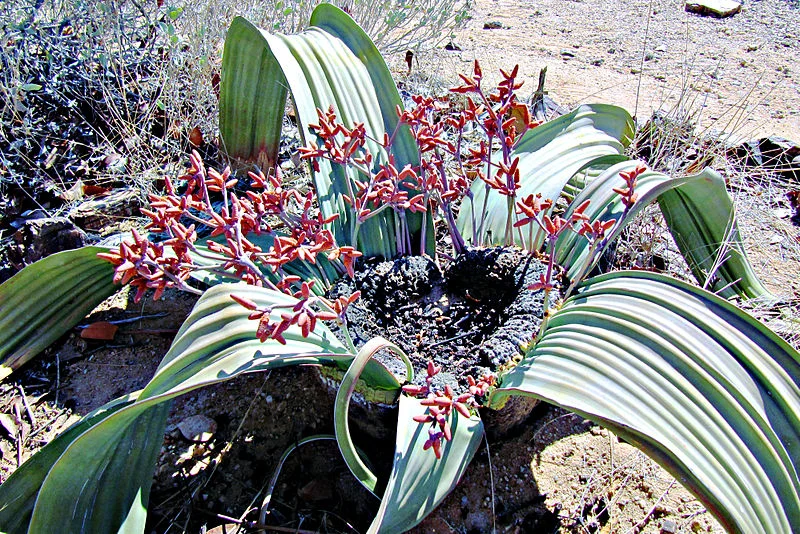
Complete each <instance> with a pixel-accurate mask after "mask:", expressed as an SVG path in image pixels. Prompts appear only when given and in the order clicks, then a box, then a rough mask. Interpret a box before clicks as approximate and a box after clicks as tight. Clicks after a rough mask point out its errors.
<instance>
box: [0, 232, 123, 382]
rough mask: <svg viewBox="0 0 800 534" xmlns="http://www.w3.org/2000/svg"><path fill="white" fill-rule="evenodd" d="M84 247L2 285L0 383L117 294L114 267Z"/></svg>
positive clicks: (45, 261)
mask: <svg viewBox="0 0 800 534" xmlns="http://www.w3.org/2000/svg"><path fill="white" fill-rule="evenodd" d="M105 251H106V249H104V248H101V247H83V248H79V249H75V250H67V251H64V252H59V253H57V254H53V255H52V256H48V257H47V258H44V259H43V260H39V261H37V262H36V263H33V264H31V265H28V266H27V267H25V268H24V269H22V270H21V271H20V272H18V273H17V274H16V275H14V276H13V277H12V278H11V279H9V280H7V281H6V282H4V283H3V284H2V285H0V361H2V363H1V364H0V380H2V379H3V378H5V377H7V376H8V375H10V374H11V372H12V371H14V370H15V369H18V368H19V367H20V366H21V365H22V364H24V363H25V362H27V361H28V360H30V359H31V358H33V357H34V356H36V355H37V354H38V353H39V352H41V351H42V350H44V349H45V348H47V347H48V346H49V345H50V343H52V342H53V341H55V340H56V339H58V338H59V337H60V336H61V335H62V334H63V333H64V332H66V331H67V330H69V329H70V328H72V327H73V326H75V325H76V324H78V322H79V321H80V320H81V319H83V318H84V317H86V314H87V313H89V312H90V311H91V310H92V309H93V308H94V307H96V306H97V305H98V304H100V303H101V302H103V301H104V300H105V299H106V298H108V297H109V296H111V295H113V294H114V292H115V291H116V288H115V287H114V284H113V282H112V277H113V275H114V266H113V265H111V264H110V263H108V262H107V261H105V260H101V259H99V258H98V257H97V253H98V252H105Z"/></svg>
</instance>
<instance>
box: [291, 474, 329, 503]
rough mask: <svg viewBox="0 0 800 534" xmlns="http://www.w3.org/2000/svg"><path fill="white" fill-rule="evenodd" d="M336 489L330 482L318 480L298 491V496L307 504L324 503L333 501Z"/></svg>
mask: <svg viewBox="0 0 800 534" xmlns="http://www.w3.org/2000/svg"><path fill="white" fill-rule="evenodd" d="M334 495H335V491H334V487H333V485H332V484H331V481H330V480H327V479H323V478H317V479H314V480H312V481H311V482H309V483H308V484H306V485H305V486H303V487H302V488H300V489H298V490H297V496H298V497H300V498H301V499H302V500H304V501H305V502H311V503H313V502H322V501H329V500H331V499H333V497H334Z"/></svg>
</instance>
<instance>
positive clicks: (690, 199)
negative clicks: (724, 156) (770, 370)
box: [556, 160, 769, 297]
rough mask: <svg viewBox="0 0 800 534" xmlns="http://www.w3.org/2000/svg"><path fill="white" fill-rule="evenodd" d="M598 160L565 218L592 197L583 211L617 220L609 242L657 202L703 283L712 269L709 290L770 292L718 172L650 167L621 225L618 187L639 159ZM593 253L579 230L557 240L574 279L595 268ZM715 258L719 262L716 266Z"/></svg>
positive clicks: (560, 259) (730, 293)
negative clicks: (677, 174)
mask: <svg viewBox="0 0 800 534" xmlns="http://www.w3.org/2000/svg"><path fill="white" fill-rule="evenodd" d="M598 163H601V164H602V163H604V162H603V161H599V162H598V161H595V162H591V163H590V164H589V165H591V166H592V167H593V168H598V167H602V168H604V170H603V172H601V173H600V174H599V175H598V176H596V177H594V178H593V179H592V180H591V181H590V182H589V183H588V184H586V185H585V186H584V187H583V189H582V190H581V192H580V193H579V194H578V195H577V196H576V197H575V199H574V200H573V202H572V203H571V204H570V207H569V208H568V209H567V211H566V212H565V214H564V215H563V217H564V218H569V216H570V215H571V214H572V212H573V211H574V209H575V208H576V207H578V206H580V205H581V204H582V203H583V202H584V201H586V200H590V201H591V204H589V207H588V208H587V209H586V210H585V211H584V214H585V215H587V216H588V217H589V221H592V222H593V221H596V220H601V221H608V220H611V219H616V220H617V221H618V224H617V226H616V227H615V228H616V230H615V232H614V233H613V234H610V235H608V236H607V241H609V242H610V241H611V240H613V239H614V238H615V237H617V236H618V235H619V234H620V232H621V231H622V229H623V228H625V226H627V225H628V224H629V223H630V222H631V221H632V220H633V219H634V218H635V216H636V215H637V214H638V213H639V212H640V211H641V210H642V209H644V208H645V207H646V206H648V205H649V204H650V203H652V202H653V201H655V200H658V202H659V204H660V205H661V206H662V211H664V213H665V218H666V219H667V224H668V226H669V228H670V231H671V232H672V235H673V236H674V237H675V241H676V242H677V243H678V244H679V248H680V250H681V252H682V253H683V254H684V257H685V258H686V260H687V263H688V264H689V266H690V268H691V269H692V272H693V273H694V275H695V277H696V278H697V279H698V281H699V282H700V284H704V283H705V282H706V280H707V278H708V276H707V273H709V272H711V271H712V270H713V271H714V273H715V280H716V281H715V283H714V284H710V286H709V289H711V290H712V291H717V292H719V294H720V295H722V296H724V297H731V296H734V295H737V294H738V295H742V296H746V297H759V296H767V295H769V293H768V291H767V290H766V289H765V288H764V287H763V286H762V285H761V282H760V281H759V280H758V277H757V276H756V275H755V273H754V271H753V269H752V267H751V265H750V263H749V261H748V260H747V255H746V253H745V250H744V248H743V246H742V244H741V241H740V240H739V237H738V236H739V232H738V229H737V227H736V224H735V220H734V206H733V203H732V202H731V199H730V196H729V195H728V192H727V190H726V188H725V180H724V179H723V178H722V177H721V176H720V175H719V174H717V173H716V172H714V171H713V170H711V169H705V170H703V171H702V172H700V173H698V174H694V175H691V176H684V177H681V178H672V177H669V176H667V175H665V174H662V173H660V172H655V171H652V170H647V171H645V172H644V173H642V174H640V175H639V177H638V181H637V185H636V193H637V195H638V200H637V202H636V203H635V204H634V206H633V208H632V209H631V210H629V211H628V212H627V213H626V214H625V218H624V220H622V224H619V220H620V218H621V217H622V215H623V213H625V206H624V205H623V203H622V197H621V196H620V195H619V194H618V193H616V192H615V191H614V188H619V187H623V186H624V183H625V182H624V180H623V179H622V178H621V177H620V176H619V173H620V172H625V171H631V170H633V169H634V168H636V166H637V165H640V162H637V161H630V160H628V161H623V162H618V161H613V160H610V161H609V163H610V164H602V165H598ZM664 206H665V207H666V209H664V208H663V207H664ZM720 244H722V245H720ZM589 253H590V250H589V241H588V240H587V239H586V238H585V237H584V236H580V235H578V234H576V233H575V232H564V233H563V234H561V237H559V239H558V241H557V243H556V261H557V262H558V263H559V264H560V265H562V266H563V267H564V268H565V269H567V275H568V276H569V278H571V279H575V278H576V277H581V276H582V273H585V272H588V271H589V270H590V269H591V267H593V265H594V264H592V265H587V261H588V259H589ZM598 258H599V254H596V255H595V261H594V263H596V261H597V259H598ZM717 258H719V260H720V261H719V265H718V267H717V268H713V267H712V265H714V263H715V261H716V260H717Z"/></svg>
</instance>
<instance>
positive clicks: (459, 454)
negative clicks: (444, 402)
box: [369, 395, 483, 533]
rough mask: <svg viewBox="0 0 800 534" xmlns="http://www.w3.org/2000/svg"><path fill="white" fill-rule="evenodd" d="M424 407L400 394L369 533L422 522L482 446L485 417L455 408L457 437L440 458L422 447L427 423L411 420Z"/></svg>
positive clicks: (443, 449)
mask: <svg viewBox="0 0 800 534" xmlns="http://www.w3.org/2000/svg"><path fill="white" fill-rule="evenodd" d="M425 410H426V407H425V406H422V405H421V404H420V400H419V399H415V398H413V397H409V396H407V395H401V396H400V408H399V413H398V416H397V438H396V445H395V452H394V465H393V466H392V474H391V475H390V477H389V484H388V486H387V487H386V491H385V493H384V494H383V497H382V499H381V506H380V508H379V509H378V515H377V516H376V517H375V519H374V520H373V522H372V525H370V528H369V532H370V533H377V532H405V531H406V530H408V529H410V528H412V527H414V526H415V525H416V524H418V523H419V522H420V521H422V520H423V519H424V518H425V517H426V516H427V515H428V514H430V513H431V512H432V511H433V509H434V508H436V507H437V506H439V503H441V502H442V499H444V498H445V497H446V496H447V495H448V494H449V493H450V492H451V491H453V488H455V487H456V484H458V481H459V480H460V479H461V476H462V475H463V474H464V471H466V469H467V466H468V465H469V463H470V461H472V457H473V456H475V452H476V451H477V450H478V447H479V446H480V444H481V439H482V438H483V423H482V422H481V420H480V419H479V418H477V417H471V418H470V419H467V418H466V417H463V416H461V415H459V414H458V413H456V412H453V414H452V419H451V425H452V431H453V440H452V441H449V442H446V443H445V444H444V445H443V446H442V457H441V458H440V459H437V458H436V456H435V455H434V454H433V451H432V450H424V449H423V447H424V445H425V442H426V441H427V440H428V425H420V424H417V423H415V422H414V421H413V418H414V416H417V415H423V414H424V413H425Z"/></svg>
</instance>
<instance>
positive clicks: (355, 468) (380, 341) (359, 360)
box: [333, 337, 414, 493]
mask: <svg viewBox="0 0 800 534" xmlns="http://www.w3.org/2000/svg"><path fill="white" fill-rule="evenodd" d="M380 350H389V351H391V352H393V353H394V354H396V355H397V356H398V357H400V359H402V360H403V363H405V365H406V377H405V380H406V381H411V380H413V379H414V368H413V367H412V366H411V361H410V360H409V359H408V356H406V354H405V353H404V352H403V349H401V348H400V347H399V346H397V345H395V344H394V343H392V342H391V341H387V340H386V339H384V338H382V337H374V338H372V339H370V340H369V341H367V342H366V343H365V344H364V346H363V347H362V348H361V350H359V351H358V354H356V357H355V358H354V359H353V362H352V363H351V364H350V367H349V368H348V369H347V372H345V374H344V377H343V378H342V383H341V385H340V386H339V390H338V391H337V392H336V402H335V404H334V408H333V426H334V429H335V431H336V443H337V444H338V445H339V450H340V451H341V452H342V457H344V461H345V463H346V464H347V467H348V468H349V469H350V472H352V473H353V476H355V477H356V478H357V479H358V481H359V482H361V484H362V485H363V486H364V487H365V488H367V489H368V490H369V491H371V492H373V493H374V492H375V485H376V484H377V482H378V479H377V477H376V476H375V474H374V473H373V472H372V471H371V470H370V469H369V468H368V467H367V466H366V465H365V464H364V462H363V461H362V460H361V457H360V455H359V454H358V452H357V451H356V447H355V444H354V443H353V439H352V437H351V436H350V422H349V419H348V416H349V412H350V398H351V397H352V396H353V392H354V391H355V389H356V383H357V382H358V379H359V377H360V376H361V373H362V372H363V371H364V369H366V367H367V365H368V364H369V362H370V361H373V360H372V358H373V356H375V354H376V353H377V352H378V351H380Z"/></svg>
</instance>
